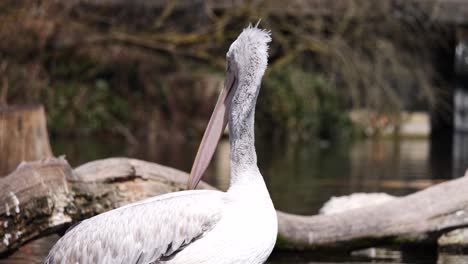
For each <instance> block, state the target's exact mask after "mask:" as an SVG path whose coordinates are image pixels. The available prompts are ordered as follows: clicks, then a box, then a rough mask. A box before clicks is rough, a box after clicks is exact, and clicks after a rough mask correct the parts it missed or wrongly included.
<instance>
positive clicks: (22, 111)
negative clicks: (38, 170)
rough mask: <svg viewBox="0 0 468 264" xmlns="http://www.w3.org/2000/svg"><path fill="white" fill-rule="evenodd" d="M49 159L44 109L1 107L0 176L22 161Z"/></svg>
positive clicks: (34, 107)
mask: <svg viewBox="0 0 468 264" xmlns="http://www.w3.org/2000/svg"><path fill="white" fill-rule="evenodd" d="M51 156H52V150H51V148H50V144H49V135H48V133H47V122H46V116H45V112H44V107H42V106H41V105H22V106H11V105H10V106H0V157H1V159H0V177H1V176H4V175H7V174H8V173H10V172H11V171H13V170H14V169H15V168H16V167H17V166H18V164H20V163H21V162H22V161H32V160H38V159H42V158H47V157H51Z"/></svg>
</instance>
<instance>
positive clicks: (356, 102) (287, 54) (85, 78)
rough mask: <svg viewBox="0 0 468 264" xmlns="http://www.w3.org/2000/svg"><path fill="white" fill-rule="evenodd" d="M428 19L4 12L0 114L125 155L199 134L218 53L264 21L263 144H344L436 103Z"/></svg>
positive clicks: (410, 12) (94, 7)
mask: <svg viewBox="0 0 468 264" xmlns="http://www.w3.org/2000/svg"><path fill="white" fill-rule="evenodd" d="M433 5H434V2H433V1H414V0H382V1H366V0H350V1H327V0H314V1H301V0H292V1H289V4H288V6H287V7H285V6H284V4H283V2H282V1H279V0H275V1H122V0H107V1H97V0H88V1H85V0H75V1H52V0H42V1H16V0H4V1H2V2H1V3H0V39H1V40H2V41H1V42H0V88H1V92H0V103H3V104H5V103H6V102H8V103H10V104H13V103H26V102H37V101H40V102H43V103H44V104H45V105H46V108H47V111H48V113H49V115H50V125H51V128H52V129H51V130H52V133H61V134H70V133H72V134H77V133H78V134H82V133H103V132H105V133H107V132H111V133H114V134H115V133H118V134H121V135H123V136H124V137H125V138H127V140H129V141H131V142H135V141H136V140H135V138H136V137H141V136H147V137H149V138H152V137H157V136H164V135H168V134H170V135H174V131H183V133H181V134H179V136H180V137H181V138H183V137H187V136H190V135H192V134H194V133H200V132H199V131H200V130H201V128H202V127H203V126H204V123H205V121H204V120H205V119H206V118H207V115H208V114H209V112H210V110H211V102H212V100H213V99H214V98H215V97H216V86H217V85H218V84H219V82H220V81H222V76H223V69H224V53H225V51H226V49H227V47H228V45H229V43H230V42H231V41H232V40H233V39H234V38H235V37H236V36H237V34H238V33H239V31H240V30H241V29H242V28H243V27H244V26H245V25H246V24H247V23H248V22H256V21H257V20H258V19H259V18H262V22H261V25H262V27H265V28H268V29H271V31H272V34H273V38H274V42H273V44H272V48H271V60H270V67H269V70H268V72H267V76H266V78H265V80H264V88H263V94H262V96H261V99H260V101H259V110H258V113H259V114H258V121H259V123H260V124H261V126H262V127H267V128H269V129H266V131H265V132H268V133H269V134H270V135H272V136H285V135H286V136H289V137H295V138H304V137H309V136H310V135H320V136H324V137H335V136H341V135H340V134H341V132H339V131H343V130H347V129H346V128H348V127H349V122H348V120H347V118H346V114H345V112H346V110H347V109H350V108H351V107H365V108H369V109H374V110H376V111H378V112H386V113H395V112H398V111H400V110H401V109H404V108H410V109H411V108H415V107H427V106H430V105H434V104H436V103H440V102H446V101H445V99H444V97H443V96H442V97H441V96H440V95H444V93H443V92H441V91H443V89H442V88H446V85H447V84H446V81H447V79H446V78H447V77H446V76H444V74H446V72H444V69H447V68H450V67H451V61H452V57H451V56H452V53H451V52H452V40H451V36H452V34H451V31H450V27H448V26H445V25H438V24H435V23H433V22H432V21H431V13H432V10H433ZM206 87H208V88H206ZM445 96H447V97H446V98H449V97H448V94H445ZM440 98H442V100H440V101H437V100H438V99H440ZM447 100H448V99H447ZM194 116H197V117H199V118H193V117H194ZM148 120H153V121H152V122H148ZM187 123H189V124H190V125H189V126H188V127H189V129H187V128H186V127H187ZM169 124H170V125H169ZM182 124H184V127H185V129H183V130H182V129H181V127H182ZM272 127H274V128H275V129H271V128H272ZM348 130H349V129H348ZM155 131H157V132H158V133H156V132H155ZM291 131H293V132H291ZM179 133H180V132H179ZM155 134H157V135H155Z"/></svg>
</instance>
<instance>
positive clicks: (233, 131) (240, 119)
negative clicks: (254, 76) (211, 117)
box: [229, 80, 263, 188]
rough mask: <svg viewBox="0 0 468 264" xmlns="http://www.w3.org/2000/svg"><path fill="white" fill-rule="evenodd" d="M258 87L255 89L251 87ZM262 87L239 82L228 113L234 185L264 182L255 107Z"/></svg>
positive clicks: (232, 185) (232, 184)
mask: <svg viewBox="0 0 468 264" xmlns="http://www.w3.org/2000/svg"><path fill="white" fill-rule="evenodd" d="M249 86H255V87H249ZM258 87H259V84H256V82H254V83H252V82H248V81H242V80H240V82H239V87H238V89H237V93H236V95H235V96H234V97H233V101H232V106H231V112H230V114H229V141H230V144H231V184H230V187H231V188H232V187H234V186H238V185H249V184H250V183H252V182H254V181H258V179H261V180H262V181H263V179H262V177H261V175H260V173H259V170H258V167H257V154H256V153H255V134H254V133H255V132H254V123H255V105H256V102H257V95H258V91H259V89H258Z"/></svg>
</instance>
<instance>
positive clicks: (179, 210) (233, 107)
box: [45, 27, 277, 264]
mask: <svg viewBox="0 0 468 264" xmlns="http://www.w3.org/2000/svg"><path fill="white" fill-rule="evenodd" d="M269 41H270V36H269V33H268V32H266V31H263V30H260V29H258V28H257V27H248V28H246V29H244V31H243V32H242V33H241V34H240V36H239V37H238V38H237V40H236V41H235V42H234V43H233V44H232V45H231V47H230V49H229V52H228V54H227V59H228V69H227V75H228V76H227V78H226V84H225V85H226V87H227V88H226V87H225V90H226V93H225V97H223V96H220V101H221V103H220V104H222V106H223V107H224V108H225V109H226V114H225V115H224V112H223V111H221V113H222V114H220V115H218V116H216V115H215V114H216V113H213V117H212V120H210V124H209V125H208V128H207V132H206V133H205V137H206V139H205V137H204V140H203V142H202V145H201V146H200V151H199V152H201V153H199V154H200V158H198V155H197V159H196V161H195V164H194V168H201V169H199V170H195V172H194V173H192V174H193V175H192V177H193V178H192V183H193V184H192V185H191V186H196V184H197V183H198V181H199V178H200V177H201V174H203V171H204V168H205V167H206V165H207V163H209V160H210V159H211V156H212V153H211V152H212V150H211V149H213V147H212V146H213V145H209V142H210V141H209V140H211V139H212V138H211V137H218V139H219V135H217V133H218V132H216V133H215V134H216V136H212V134H210V133H212V132H210V131H211V130H213V129H214V130H215V131H218V130H222V129H223V127H225V125H226V122H227V120H229V126H230V127H229V128H230V143H231V185H230V188H229V190H228V191H227V192H220V191H207V190H203V191H202V190H191V191H183V192H176V193H170V194H166V195H161V196H157V197H153V198H150V199H147V200H144V201H141V202H137V203H134V204H130V205H127V206H124V207H121V208H118V209H115V210H112V211H109V212H106V213H103V214H100V215H98V216H95V217H93V218H90V219H88V220H85V221H83V222H81V223H80V224H78V225H77V226H76V227H74V228H73V229H72V230H71V231H69V232H67V233H66V234H65V235H64V236H63V237H62V238H61V239H60V240H59V241H58V242H57V244H56V245H55V246H54V247H53V248H52V250H51V251H50V253H49V256H48V257H47V259H46V260H45V263H48V264H55V263H83V264H86V263H102V264H107V263H112V264H113V263H125V264H127V263H167V264H215V263H216V264H235V263H249V264H257V263H258V264H260V263H264V262H265V261H266V259H267V258H268V256H269V255H270V253H271V251H272V250H273V247H274V244H275V241H276V235H277V218H276V212H275V209H274V207H273V204H272V202H271V199H270V196H269V193H268V190H267V188H266V186H265V183H264V181H263V178H262V175H261V174H260V172H259V170H258V167H257V165H256V163H257V157H256V154H255V147H254V131H253V123H254V112H255V103H256V98H257V95H258V91H259V87H260V82H261V78H262V76H263V73H264V71H265V69H266V64H267V49H268V42H269ZM222 100H225V101H222ZM224 108H223V109H224ZM217 109H218V105H217V107H216V108H215V112H216V111H218V110H217ZM222 117H224V118H222ZM217 118H218V119H217ZM213 120H214V121H213ZM213 127H214V128H213ZM216 140H217V139H216ZM204 145H209V148H210V150H209V151H208V150H206V151H205V149H206V148H205V147H204ZM207 153H208V154H207ZM200 164H201V165H200ZM199 165H200V166H201V167H197V166H199ZM193 171H194V170H192V172H193Z"/></svg>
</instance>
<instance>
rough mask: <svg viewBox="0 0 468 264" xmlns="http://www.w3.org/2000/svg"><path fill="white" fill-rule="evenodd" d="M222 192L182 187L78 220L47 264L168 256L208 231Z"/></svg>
mask: <svg viewBox="0 0 468 264" xmlns="http://www.w3.org/2000/svg"><path fill="white" fill-rule="evenodd" d="M224 200H225V199H223V193H222V192H217V191H186V192H178V193H173V194H167V195H162V196H158V197H155V198H151V199H148V200H145V201H142V202H138V203H135V204H131V205H127V206H125V207H122V208H118V209H116V210H112V211H109V212H106V213H103V214H101V215H98V216H95V217H93V218H90V219H88V220H85V221H83V222H81V223H80V224H79V225H77V226H76V227H74V228H73V229H71V230H70V231H69V232H68V233H66V234H65V236H63V237H62V238H61V239H60V240H59V241H58V242H57V244H55V246H54V247H53V248H52V250H51V251H50V252H49V255H48V257H47V259H46V260H45V263H47V264H55V263H80V264H86V263H100V264H107V263H125V264H126V263H128V264H133V263H153V262H156V263H157V261H159V260H161V261H163V260H167V259H170V258H171V257H173V256H174V255H175V254H177V253H178V252H179V251H181V250H183V249H184V248H185V247H186V246H188V245H190V244H191V243H192V242H194V241H196V240H197V239H199V238H201V237H202V236H203V235H204V234H206V233H207V232H209V231H210V230H212V229H213V228H214V227H215V226H216V224H217V223H218V222H219V220H220V219H221V217H222V208H223V203H224Z"/></svg>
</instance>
